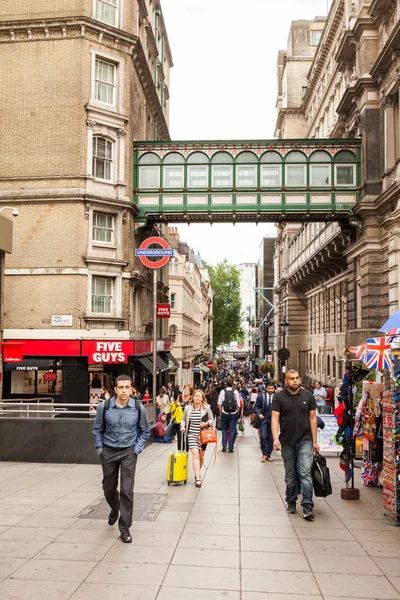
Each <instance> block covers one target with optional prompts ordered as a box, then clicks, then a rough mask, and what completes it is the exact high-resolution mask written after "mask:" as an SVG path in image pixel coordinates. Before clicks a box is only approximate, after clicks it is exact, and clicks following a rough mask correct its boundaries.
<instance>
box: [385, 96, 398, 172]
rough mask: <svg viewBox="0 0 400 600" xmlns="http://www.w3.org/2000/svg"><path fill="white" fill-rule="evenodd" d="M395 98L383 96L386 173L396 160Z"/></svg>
mask: <svg viewBox="0 0 400 600" xmlns="http://www.w3.org/2000/svg"><path fill="white" fill-rule="evenodd" d="M394 105H395V97H394V96H383V98H382V102H381V106H382V107H383V109H384V113H383V115H384V134H385V146H384V150H385V156H384V161H385V162H384V164H385V171H387V170H388V169H390V168H391V167H393V165H394V163H395V160H396V142H395V139H396V138H395V136H396V130H395V119H394Z"/></svg>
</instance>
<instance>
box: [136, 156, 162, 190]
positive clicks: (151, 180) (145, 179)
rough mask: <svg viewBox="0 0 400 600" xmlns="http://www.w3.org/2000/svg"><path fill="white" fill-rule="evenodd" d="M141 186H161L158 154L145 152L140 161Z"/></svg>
mask: <svg viewBox="0 0 400 600" xmlns="http://www.w3.org/2000/svg"><path fill="white" fill-rule="evenodd" d="M139 187H141V188H149V189H151V188H159V187H160V159H159V157H158V156H157V154H152V153H150V154H144V155H143V156H142V157H141V158H140V161H139Z"/></svg>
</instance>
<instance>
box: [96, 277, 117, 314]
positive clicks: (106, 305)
mask: <svg viewBox="0 0 400 600" xmlns="http://www.w3.org/2000/svg"><path fill="white" fill-rule="evenodd" d="M112 289H113V279H112V278H111V277H92V312H94V313H104V314H110V313H111V300H112Z"/></svg>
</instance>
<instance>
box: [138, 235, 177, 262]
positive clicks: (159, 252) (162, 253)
mask: <svg viewBox="0 0 400 600" xmlns="http://www.w3.org/2000/svg"><path fill="white" fill-rule="evenodd" d="M150 246H161V247H160V248H150ZM174 253H175V251H174V250H173V249H172V248H171V246H170V245H169V244H168V242H167V241H166V240H164V239H163V238H161V237H157V236H154V237H149V238H147V239H146V240H144V242H142V243H141V244H140V246H139V248H138V249H137V250H135V255H136V256H137V257H138V258H139V260H140V261H141V262H142V263H143V264H144V266H145V267H148V268H149V269H161V267H165V265H166V264H167V263H168V261H169V259H170V258H171V256H174ZM151 257H159V260H155V261H152V260H150V258H151Z"/></svg>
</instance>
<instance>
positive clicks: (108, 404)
mask: <svg viewBox="0 0 400 600" xmlns="http://www.w3.org/2000/svg"><path fill="white" fill-rule="evenodd" d="M110 400H111V398H107V400H104V407H103V433H104V432H105V430H106V410H108V409H109V408H110ZM134 400H135V406H136V410H137V411H138V420H137V426H136V427H137V435H139V428H140V417H141V416H142V408H141V407H142V403H141V402H140V400H138V399H137V398H135V399H134Z"/></svg>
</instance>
